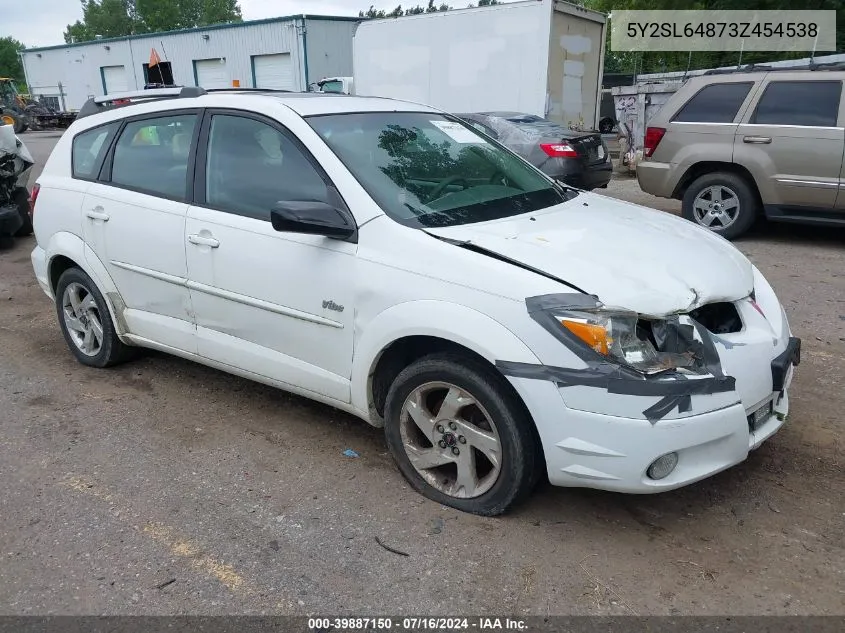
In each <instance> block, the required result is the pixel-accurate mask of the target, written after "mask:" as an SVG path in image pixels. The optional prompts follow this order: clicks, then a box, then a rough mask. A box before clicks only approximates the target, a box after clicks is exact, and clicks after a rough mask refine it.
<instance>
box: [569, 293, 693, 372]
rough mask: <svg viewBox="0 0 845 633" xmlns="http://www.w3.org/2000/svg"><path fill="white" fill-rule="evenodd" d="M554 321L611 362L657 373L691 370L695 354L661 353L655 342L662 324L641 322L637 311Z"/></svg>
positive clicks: (578, 315) (576, 315)
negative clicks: (689, 368) (657, 330)
mask: <svg viewBox="0 0 845 633" xmlns="http://www.w3.org/2000/svg"><path fill="white" fill-rule="evenodd" d="M554 314H555V319H556V320H557V321H558V322H559V323H560V325H561V326H562V327H564V328H565V329H566V330H567V331H568V332H569V333H570V334H572V335H573V336H574V337H575V338H577V339H578V341H579V343H584V344H586V345H587V346H588V347H589V348H590V349H592V350H593V351H594V352H596V353H598V354H600V355H602V356H605V357H607V358H608V359H609V360H612V361H614V362H617V363H620V364H622V365H626V366H628V367H631V368H632V369H636V370H637V371H639V372H642V373H644V374H655V373H659V372H662V371H667V370H670V369H678V368H685V367H692V366H693V365H694V362H695V361H694V355H693V353H692V350H689V353H688V354H686V353H681V354H676V353H666V352H660V351H658V350H657V348H656V347H655V344H654V342H653V339H654V331H653V328H654V327H655V324H657V326H658V327H659V324H660V322H659V321H648V320H644V319H640V317H639V315H638V314H637V313H636V312H625V311H622V310H608V309H602V308H599V309H596V310H589V311H580V310H579V311H569V310H566V311H565V312H555V313H554Z"/></svg>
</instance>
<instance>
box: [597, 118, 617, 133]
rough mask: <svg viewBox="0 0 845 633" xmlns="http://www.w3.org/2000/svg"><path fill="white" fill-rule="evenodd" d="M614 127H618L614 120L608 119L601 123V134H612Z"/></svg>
mask: <svg viewBox="0 0 845 633" xmlns="http://www.w3.org/2000/svg"><path fill="white" fill-rule="evenodd" d="M614 127H616V123H615V122H614V120H613V119H610V118H606V119H602V120H601V121H599V132H601V133H602V134H610V133H611V132H612V131H613V128H614Z"/></svg>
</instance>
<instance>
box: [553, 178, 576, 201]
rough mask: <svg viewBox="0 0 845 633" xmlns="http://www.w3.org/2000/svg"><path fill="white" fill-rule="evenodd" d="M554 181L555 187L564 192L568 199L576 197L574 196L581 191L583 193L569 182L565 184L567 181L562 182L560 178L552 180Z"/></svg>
mask: <svg viewBox="0 0 845 633" xmlns="http://www.w3.org/2000/svg"><path fill="white" fill-rule="evenodd" d="M552 183H554V188H555V189H557V190H558V191H559V192H561V193H562V194H564V195H565V196H566V199H567V200H572V198H574V197H575V196H577V195H578V194H579V193H581V192H580V191H579V190H578V189H576V188H575V187H572V186H570V185H567V184H565V183H562V182H560V181H559V180H552ZM570 194H571V195H570Z"/></svg>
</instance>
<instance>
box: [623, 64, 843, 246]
mask: <svg viewBox="0 0 845 633" xmlns="http://www.w3.org/2000/svg"><path fill="white" fill-rule="evenodd" d="M843 81H845V65H842V64H839V65H836V66H818V67H816V68H815V69H808V70H778V69H772V68H756V69H742V70H741V71H733V72H731V71H728V72H720V71H712V72H711V73H709V74H705V75H701V76H698V77H693V78H692V79H690V80H689V81H687V82H686V83H685V84H684V85H683V87H681V89H680V90H678V92H676V93H675V94H674V95H673V96H672V97H671V98H670V99H669V101H668V102H667V103H666V104H665V105H664V106H663V107H662V108H661V109H660V111H659V112H658V113H657V114H656V115H655V116H654V117H653V118H652V120H651V121H650V122H649V127H648V128H647V129H646V135H645V143H644V147H643V157H644V158H643V161H642V162H641V163H640V164H639V165H638V166H637V178H638V180H639V183H640V187H641V188H642V190H643V191H645V192H647V193H651V194H654V195H656V196H661V197H664V198H677V199H679V200H683V216H684V217H685V218H687V219H688V220H691V221H693V222H697V223H698V224H701V225H702V226H705V227H707V228H709V229H711V230H712V231H714V232H716V233H719V234H720V235H722V236H724V237H726V238H728V239H732V238H735V237H738V236H739V235H741V234H742V233H744V232H745V231H746V230H748V228H749V227H750V226H751V225H752V224H753V222H754V220H755V219H756V218H757V217H760V216H765V217H766V218H767V219H769V220H782V221H788V222H806V223H816V224H842V225H845V165H844V164H843V154H845V99H843V98H842V89H843Z"/></svg>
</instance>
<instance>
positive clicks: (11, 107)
mask: <svg viewBox="0 0 845 633" xmlns="http://www.w3.org/2000/svg"><path fill="white" fill-rule="evenodd" d="M26 105H27V104H26V101H25V100H24V98H23V97H22V96H21V95H20V93H19V92H18V88H17V86H16V85H15V81H14V80H13V79H11V78H9V77H0V124H2V125H11V126H12V127H13V128H14V129H15V134H20V133H21V132H23V131H24V130H26V128H27V127H29V117H28V116H27V113H26Z"/></svg>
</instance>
